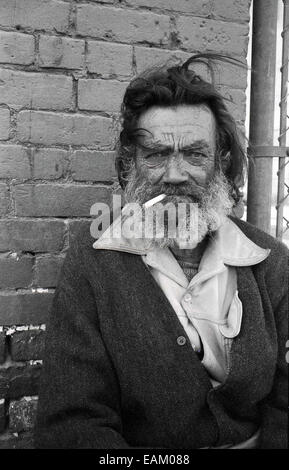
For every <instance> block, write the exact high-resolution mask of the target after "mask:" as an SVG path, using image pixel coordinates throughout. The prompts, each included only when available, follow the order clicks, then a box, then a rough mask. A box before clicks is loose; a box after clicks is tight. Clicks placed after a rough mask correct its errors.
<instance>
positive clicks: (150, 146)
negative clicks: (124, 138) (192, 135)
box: [137, 140, 212, 153]
mask: <svg viewBox="0 0 289 470" xmlns="http://www.w3.org/2000/svg"><path fill="white" fill-rule="evenodd" d="M137 146H138V147H140V148H141V149H142V150H147V151H149V150H158V151H162V150H171V151H173V150H174V146H173V145H172V144H165V143H163V142H160V141H152V142H148V143H144V142H143V143H140V142H138V143H137ZM180 150H181V151H188V150H205V151H207V152H210V153H211V152H212V149H211V148H210V146H209V144H208V143H207V142H206V141H205V140H197V141H195V142H192V143H191V144H186V145H184V146H181V148H180Z"/></svg>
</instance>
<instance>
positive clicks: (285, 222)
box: [276, 0, 289, 240]
mask: <svg viewBox="0 0 289 470" xmlns="http://www.w3.org/2000/svg"><path fill="white" fill-rule="evenodd" d="M283 3H284V14H283V18H284V20H283V31H282V43H283V46H282V66H281V101H280V136H279V139H278V140H279V145H280V149H281V155H280V156H279V170H278V173H277V174H278V192H277V205H276V210H277V223H276V237H277V238H279V239H281V240H282V238H283V235H284V234H285V232H287V230H289V218H288V216H285V214H284V207H285V204H286V203H287V202H288V201H289V181H288V180H287V181H286V167H287V165H288V164H289V149H288V148H287V149H286V145H287V138H288V129H289V127H288V118H289V116H288V80H289V75H288V62H289V0H283Z"/></svg>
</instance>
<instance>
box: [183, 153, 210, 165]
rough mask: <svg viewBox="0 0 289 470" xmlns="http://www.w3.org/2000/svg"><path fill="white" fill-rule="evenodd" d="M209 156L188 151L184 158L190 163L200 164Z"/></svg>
mask: <svg viewBox="0 0 289 470" xmlns="http://www.w3.org/2000/svg"><path fill="white" fill-rule="evenodd" d="M207 157H208V156H207V154H206V153H204V152H196V151H194V150H188V151H185V152H184V158H185V160H187V161H188V162H192V163H199V162H202V161H204V160H205V159H206V158H207Z"/></svg>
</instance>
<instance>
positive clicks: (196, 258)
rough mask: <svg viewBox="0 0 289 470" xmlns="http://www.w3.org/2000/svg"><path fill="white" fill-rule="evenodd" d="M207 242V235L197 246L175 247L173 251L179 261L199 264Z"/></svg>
mask: <svg viewBox="0 0 289 470" xmlns="http://www.w3.org/2000/svg"><path fill="white" fill-rule="evenodd" d="M207 244H208V237H205V238H204V239H203V240H202V241H201V242H200V243H199V244H198V245H197V246H196V247H195V248H192V249H186V248H184V249H182V248H177V247H173V248H171V251H172V253H173V255H174V256H175V258H176V259H177V260H178V261H182V262H185V263H190V264H195V265H199V263H200V261H201V258H202V256H203V253H204V251H205V249H206V246H207Z"/></svg>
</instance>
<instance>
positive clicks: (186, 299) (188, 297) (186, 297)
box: [184, 294, 192, 302]
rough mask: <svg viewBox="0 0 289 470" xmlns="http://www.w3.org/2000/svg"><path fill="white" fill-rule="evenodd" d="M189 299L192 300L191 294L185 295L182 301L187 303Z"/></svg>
mask: <svg viewBox="0 0 289 470" xmlns="http://www.w3.org/2000/svg"><path fill="white" fill-rule="evenodd" d="M191 299H192V296H191V294H186V295H185V296H184V301H185V302H189V301H190V300H191Z"/></svg>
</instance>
